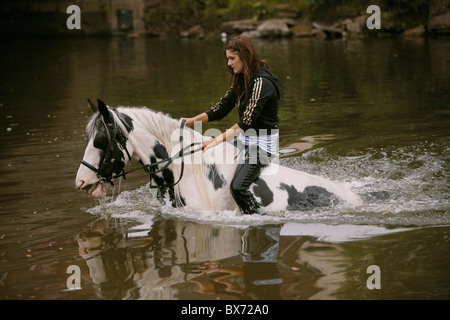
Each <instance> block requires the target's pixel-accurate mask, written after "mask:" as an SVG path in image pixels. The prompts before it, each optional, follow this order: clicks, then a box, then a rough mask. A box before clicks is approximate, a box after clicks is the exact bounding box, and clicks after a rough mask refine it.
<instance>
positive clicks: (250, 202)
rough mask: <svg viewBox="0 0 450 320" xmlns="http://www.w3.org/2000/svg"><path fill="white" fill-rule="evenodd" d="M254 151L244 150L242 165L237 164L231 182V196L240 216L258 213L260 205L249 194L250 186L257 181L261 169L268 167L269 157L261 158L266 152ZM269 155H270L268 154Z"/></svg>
mask: <svg viewBox="0 0 450 320" xmlns="http://www.w3.org/2000/svg"><path fill="white" fill-rule="evenodd" d="M261 151H262V150H259V149H256V150H254V151H252V150H251V149H250V150H249V149H248V148H247V149H245V157H244V160H243V162H242V163H239V164H238V166H237V168H236V171H235V173H234V177H233V180H231V185H230V189H231V194H232V196H233V198H234V200H235V201H236V203H237V205H238V206H239V208H240V210H241V213H242V214H254V213H259V210H260V208H261V204H260V203H259V202H258V201H257V200H256V199H255V197H254V196H253V194H252V193H251V192H250V190H249V188H250V185H251V184H252V183H253V182H255V181H256V180H258V178H259V175H260V173H261V169H262V168H263V167H265V166H267V165H268V163H269V161H268V160H267V159H269V157H267V158H266V157H265V155H263V156H262V154H266V152H261ZM268 155H270V154H268Z"/></svg>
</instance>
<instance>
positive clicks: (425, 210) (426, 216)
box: [88, 140, 450, 228]
mask: <svg viewBox="0 0 450 320" xmlns="http://www.w3.org/2000/svg"><path fill="white" fill-rule="evenodd" d="M449 150H450V146H449V142H447V141H445V140H443V141H440V142H426V141H425V142H421V143H418V144H416V145H412V146H403V147H394V146H392V147H385V148H380V149H376V150H374V149H367V150H359V151H358V152H353V153H352V154H351V155H339V154H337V153H336V152H332V151H329V150H328V149H327V148H325V147H324V148H319V149H316V150H312V151H310V152H307V153H304V154H303V155H301V156H296V157H290V158H286V159H282V164H283V165H285V166H288V167H291V168H294V169H297V170H302V171H305V172H308V173H311V174H316V175H320V176H324V177H326V178H328V179H331V180H335V181H338V182H341V183H343V184H346V185H347V186H348V187H350V188H351V189H353V191H355V192H356V193H358V194H359V195H361V196H362V198H363V200H364V203H363V204H362V205H361V206H358V207H351V206H349V205H347V204H345V203H340V204H336V205H334V206H331V207H328V208H320V209H315V210H311V211H283V212H267V213H265V214H264V215H254V216H243V215H240V214H239V213H238V212H235V211H218V212H214V211H209V210H202V211H198V210H191V209H189V208H173V207H171V206H170V205H167V206H162V205H161V204H160V203H159V201H158V200H157V199H156V194H155V192H154V190H151V189H149V188H148V186H142V187H140V188H138V189H136V190H133V191H124V192H122V193H120V194H119V195H118V196H117V197H115V198H109V199H108V200H106V201H105V203H103V204H102V205H99V206H96V207H94V208H91V209H89V210H88V211H89V212H90V213H92V214H107V215H109V216H112V217H121V218H127V219H135V220H137V221H140V222H142V223H144V222H146V223H147V222H149V221H151V220H152V219H154V218H155V217H169V218H181V219H185V220H188V221H195V222H199V223H213V224H224V225H233V226H237V227H239V226H242V227H245V226H249V225H250V226H251V225H264V224H285V223H291V222H292V223H325V224H331V225H338V224H350V225H374V226H388V227H391V228H392V227H411V226H430V225H448V224H450V214H449V213H450V212H449V209H450V192H449V184H448V178H449V173H450V161H449V160H450V159H449V152H448V151H449ZM167 203H169V201H167Z"/></svg>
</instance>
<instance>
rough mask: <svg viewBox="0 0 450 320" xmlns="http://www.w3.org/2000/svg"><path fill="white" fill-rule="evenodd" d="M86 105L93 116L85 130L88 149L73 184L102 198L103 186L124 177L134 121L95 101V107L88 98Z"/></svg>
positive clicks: (103, 195)
mask: <svg viewBox="0 0 450 320" xmlns="http://www.w3.org/2000/svg"><path fill="white" fill-rule="evenodd" d="M88 102H89V105H90V107H91V108H92V111H94V115H93V116H92V117H91V119H90V121H89V123H88V125H87V127H86V131H87V146H86V150H85V152H84V156H83V160H82V161H81V165H80V167H79V168H78V172H77V176H76V179H75V185H76V187H77V188H78V190H80V191H85V192H88V193H89V194H90V195H91V196H92V197H94V198H103V197H105V195H106V192H105V190H104V188H103V186H104V185H105V183H109V184H111V185H112V184H113V179H114V178H116V177H118V176H120V175H122V174H123V172H124V167H125V164H126V163H127V162H128V161H129V160H130V158H131V154H130V151H129V149H130V144H128V143H127V142H128V134H129V132H130V131H132V130H133V121H132V119H131V118H130V117H129V116H127V115H125V114H123V113H120V112H118V111H117V110H116V109H112V108H109V107H108V106H107V105H106V104H105V103H104V102H103V101H101V100H97V102H98V105H95V104H94V103H93V102H92V101H91V100H89V99H88Z"/></svg>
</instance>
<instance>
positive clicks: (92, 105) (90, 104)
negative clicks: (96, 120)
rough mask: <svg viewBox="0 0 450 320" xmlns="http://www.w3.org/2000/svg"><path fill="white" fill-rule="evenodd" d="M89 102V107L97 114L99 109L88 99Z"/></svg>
mask: <svg viewBox="0 0 450 320" xmlns="http://www.w3.org/2000/svg"><path fill="white" fill-rule="evenodd" d="M87 100H88V103H89V106H90V107H91V109H92V111H94V113H95V112H97V111H98V107H97V106H96V105H95V104H94V103H93V102H92V101H91V99H89V98H88V99H87Z"/></svg>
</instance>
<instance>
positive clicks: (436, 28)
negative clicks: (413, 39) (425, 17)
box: [428, 10, 450, 34]
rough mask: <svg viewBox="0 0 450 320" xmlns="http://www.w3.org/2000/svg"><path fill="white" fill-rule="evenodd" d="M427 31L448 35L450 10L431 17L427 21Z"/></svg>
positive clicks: (449, 32)
mask: <svg viewBox="0 0 450 320" xmlns="http://www.w3.org/2000/svg"><path fill="white" fill-rule="evenodd" d="M428 31H430V32H433V33H436V34H444V33H445V34H450V10H448V11H447V12H445V13H443V14H440V15H437V16H435V17H432V18H431V19H430V20H429V21H428Z"/></svg>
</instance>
